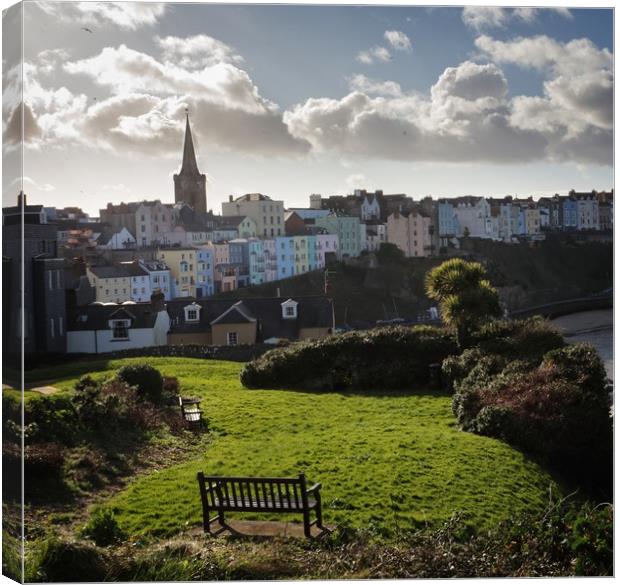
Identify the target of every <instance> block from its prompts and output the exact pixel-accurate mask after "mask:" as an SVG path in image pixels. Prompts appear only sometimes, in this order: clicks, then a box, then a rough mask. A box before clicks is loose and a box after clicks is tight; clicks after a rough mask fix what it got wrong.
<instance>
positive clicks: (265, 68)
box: [3, 2, 613, 214]
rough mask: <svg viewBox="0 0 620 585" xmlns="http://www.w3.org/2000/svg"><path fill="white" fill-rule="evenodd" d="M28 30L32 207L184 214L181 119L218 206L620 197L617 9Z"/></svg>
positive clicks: (161, 16) (354, 11)
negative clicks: (585, 194)
mask: <svg viewBox="0 0 620 585" xmlns="http://www.w3.org/2000/svg"><path fill="white" fill-rule="evenodd" d="M25 19H26V22H25V25H26V26H25V31H26V34H25V41H24V46H25V61H26V63H27V65H26V68H25V80H24V100H25V102H26V106H27V110H28V111H27V118H28V119H29V120H30V121H31V123H30V124H29V125H28V127H27V132H26V148H25V160H24V175H25V176H26V179H25V184H24V188H25V190H26V191H27V192H29V193H30V195H31V201H32V200H36V201H41V202H43V203H45V204H46V205H58V206H63V205H82V206H83V207H84V208H85V209H86V210H87V211H89V212H90V213H93V214H96V213H97V210H98V209H99V208H100V207H102V206H104V205H105V203H106V202H107V201H112V202H119V201H121V200H125V201H128V200H139V199H143V198H149V199H151V198H159V199H162V200H163V201H172V200H173V184H172V174H173V173H174V172H176V171H177V170H178V167H179V163H180V150H181V145H182V131H183V123H182V121H183V120H182V119H183V112H184V110H185V106H189V108H190V116H191V119H192V125H193V128H194V134H195V136H196V142H197V147H198V157H199V166H200V167H201V170H202V171H203V172H206V173H207V175H208V179H209V183H208V205H209V207H210V208H213V209H214V210H215V211H217V212H219V211H220V204H221V202H222V201H223V200H225V199H227V197H228V195H229V194H234V195H238V194H241V193H243V192H248V191H261V192H264V193H266V194H268V195H270V196H272V197H274V198H277V199H284V201H285V203H286V204H287V205H290V206H301V205H306V204H307V201H308V196H309V194H310V193H317V192H318V193H323V194H325V195H329V194H336V193H346V192H350V191H351V190H352V189H353V188H356V187H366V188H368V189H384V191H385V192H405V193H409V194H410V195H412V196H414V197H422V196H425V195H428V194H431V195H434V196H437V197H439V196H442V197H446V196H447V197H449V196H458V195H464V194H477V195H505V194H513V195H515V194H518V195H520V196H521V195H523V196H527V195H534V196H540V195H545V194H548V193H553V192H563V191H566V190H568V189H570V188H576V189H592V188H596V189H606V188H610V187H611V186H612V180H613V169H612V165H611V155H612V152H611V151H612V147H611V145H612V135H613V129H612V90H613V66H612V58H613V28H612V27H613V13H612V11H611V10H609V9H604V10H602V9H598V10H583V9H571V10H570V11H569V10H568V9H557V8H556V9H550V10H542V9H539V10H532V9H516V10H515V9H509V8H491V9H485V8H482V7H473V8H468V9H465V10H464V9H462V8H433V9H429V8H424V7H413V6H409V7H387V6H260V5H243V6H242V5H221V6H208V5H195V4H194V5H175V4H135V3H130V2H126V3H122V4H114V3H98V4H93V3H90V4H85V3H73V4H66V3H59V2H47V3H27V4H26V5H25ZM4 24H5V26H7V25H8V24H9V23H8V20H7V18H5V23H4ZM84 28H88V29H89V30H90V31H92V32H89V31H86V30H83V29H84ZM11 65H12V63H10V61H7V57H5V67H4V74H5V78H4V84H5V88H6V87H8V88H9V91H8V92H7V91H6V90H5V104H4V107H3V130H4V135H5V143H7V144H9V148H8V150H5V153H4V162H5V166H6V165H7V164H8V166H9V167H10V166H11V164H13V165H14V166H15V165H16V161H17V151H15V150H14V151H11V148H10V144H11V139H12V137H13V139H14V136H13V134H14V133H15V130H16V128H15V123H14V120H12V118H11V116H12V108H11V104H12V102H11V99H10V98H11V91H10V86H11V83H12V82H14V81H15V80H14V79H13V80H12V79H11V74H10V72H11V71H12V69H11ZM69 164H71V170H70V172H67V169H68V166H67V165H69ZM6 177H9V178H10V177H11V174H10V173H8V174H7V173H5V181H4V184H3V199H4V200H5V202H8V201H11V200H12V199H13V198H14V191H15V190H16V187H18V186H17V185H16V184H11V180H9V179H7V178H6Z"/></svg>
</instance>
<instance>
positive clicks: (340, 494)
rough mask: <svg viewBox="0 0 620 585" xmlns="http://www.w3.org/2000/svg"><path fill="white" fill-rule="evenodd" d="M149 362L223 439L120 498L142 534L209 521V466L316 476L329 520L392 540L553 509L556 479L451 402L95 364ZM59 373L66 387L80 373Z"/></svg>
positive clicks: (178, 368) (169, 363)
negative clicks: (202, 485) (416, 530)
mask: <svg viewBox="0 0 620 585" xmlns="http://www.w3.org/2000/svg"><path fill="white" fill-rule="evenodd" d="M144 361H148V362H149V363H150V364H152V365H153V366H155V367H157V368H159V369H160V370H161V371H162V373H163V374H164V375H174V376H177V377H178V378H179V380H180V382H181V386H182V391H183V394H185V395H195V396H200V397H202V399H203V403H202V406H203V408H204V410H205V413H206V416H207V418H208V420H209V424H210V428H211V430H212V431H213V432H214V434H215V440H214V442H213V444H212V446H211V447H210V448H209V449H208V450H207V451H206V452H205V453H204V456H202V457H199V458H196V459H192V460H189V461H187V462H184V463H182V464H178V465H175V466H172V467H169V468H163V469H162V470H160V471H158V472H155V473H153V474H151V475H148V476H144V477H140V478H138V479H136V480H135V481H134V482H133V483H132V484H130V485H129V486H128V488H126V489H125V490H123V491H122V492H120V493H119V494H117V495H116V496H114V497H113V498H112V499H111V501H110V502H109V504H110V505H111V506H113V507H114V508H115V511H116V513H117V516H118V518H119V521H120V523H121V526H122V527H123V528H124V529H125V530H126V531H128V532H129V533H130V534H132V535H134V536H137V535H147V534H150V535H152V536H158V535H170V534H173V533H175V532H178V531H179V530H182V529H184V528H186V527H187V526H192V525H196V524H199V523H200V518H201V510H200V500H199V495H198V487H197V482H196V479H195V476H196V472H197V471H198V470H204V471H205V472H208V473H212V474H221V475H275V476H292V475H296V474H298V473H299V472H300V471H304V472H305V473H306V475H307V477H308V479H309V481H312V482H314V481H320V482H322V484H323V501H324V511H325V517H326V521H327V522H328V523H330V524H336V523H341V522H344V523H348V524H351V525H353V526H356V527H364V526H368V525H374V526H375V527H376V528H377V529H379V530H380V531H382V532H384V533H386V534H389V533H390V532H392V531H393V530H394V529H396V528H397V527H400V528H405V529H406V528H410V527H414V526H415V527H419V526H421V525H424V524H425V523H427V522H428V523H434V522H437V521H443V520H446V519H448V518H449V517H450V516H451V515H452V513H453V512H454V511H457V510H458V511H462V512H464V513H465V514H466V515H467V518H468V519H469V522H470V524H471V525H472V526H476V527H481V526H483V527H484V526H490V525H491V524H493V523H495V522H497V521H499V520H502V519H505V518H507V517H508V516H510V515H511V514H512V513H517V512H520V511H523V510H526V509H527V510H536V509H542V508H543V507H544V505H545V503H546V499H547V495H546V494H547V490H548V488H549V484H550V482H551V481H552V480H551V478H550V477H549V476H548V475H547V474H546V473H545V472H544V471H542V470H541V469H540V468H539V467H538V466H537V465H536V464H534V463H533V462H531V461H529V460H528V459H527V458H526V457H525V456H524V455H523V454H521V453H520V452H518V451H516V450H514V449H512V448H510V447H508V446H507V445H505V444H503V443H501V442H500V441H497V440H494V439H489V438H485V437H480V436H476V435H473V434H469V433H464V432H461V431H459V430H458V429H457V427H456V426H455V421H454V417H453V416H452V413H451V408H450V402H451V401H450V398H449V397H447V396H438V395H433V394H430V393H429V394H424V393H417V394H405V393H402V394H393V395H390V396H386V395H379V394H376V395H373V394H338V393H324V394H316V393H304V392H296V391H284V390H247V389H244V388H243V387H242V386H241V385H240V383H239V369H240V364H238V363H232V362H216V361H203V360H196V359H180V358H179V359H177V358H149V359H144V358H140V359H124V360H110V361H107V362H99V363H97V362H92V363H91V364H90V367H91V371H97V370H99V372H98V374H97V375H98V376H103V375H105V374H106V372H108V373H110V374H111V373H112V371H113V370H114V369H117V368H119V367H121V366H122V365H126V364H128V363H135V362H144ZM50 373H51V372H50V370H49V369H48V370H46V371H45V372H44V374H45V376H48V375H49V374H50ZM80 373H83V368H82V364H80ZM58 375H59V378H61V379H63V382H62V386H63V387H64V388H66V387H67V386H68V385H69V383H70V379H69V378H68V377H67V375H68V367H67V366H63V367H62V369H61V368H58ZM77 377H78V376H77V375H76V376H75V379H77ZM264 517H265V516H263V518H264ZM243 518H246V519H251V518H253V516H252V515H251V514H244V515H243ZM273 518H274V519H281V518H282V517H278V516H274V517H273ZM296 519H299V518H296Z"/></svg>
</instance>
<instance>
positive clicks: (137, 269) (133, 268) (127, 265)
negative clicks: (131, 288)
mask: <svg viewBox="0 0 620 585" xmlns="http://www.w3.org/2000/svg"><path fill="white" fill-rule="evenodd" d="M121 268H124V269H125V272H126V273H127V276H148V275H149V273H148V271H146V270H144V268H142V266H140V265H139V264H138V263H137V262H121Z"/></svg>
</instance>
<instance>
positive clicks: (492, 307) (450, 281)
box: [425, 258, 501, 348]
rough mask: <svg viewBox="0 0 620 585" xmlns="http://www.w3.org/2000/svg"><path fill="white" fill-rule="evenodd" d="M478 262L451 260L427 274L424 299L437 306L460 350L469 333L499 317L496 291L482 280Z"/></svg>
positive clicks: (482, 275)
mask: <svg viewBox="0 0 620 585" xmlns="http://www.w3.org/2000/svg"><path fill="white" fill-rule="evenodd" d="M486 275H487V274H486V270H485V268H484V266H482V264H480V263H479V262H466V261H465V260H461V259H460V258H452V259H451V260H447V261H446V262H443V263H442V264H440V265H439V266H437V267H436V268H433V269H432V270H431V271H430V272H428V273H427V275H426V279H425V287H426V295H427V296H428V297H429V298H431V299H433V300H435V301H437V302H438V303H439V309H440V311H441V316H442V318H443V320H444V322H445V323H446V324H447V325H448V326H450V327H452V328H453V329H454V330H455V332H456V338H457V342H458V344H459V347H461V348H462V347H464V346H465V345H466V344H467V340H468V338H469V336H470V334H471V332H472V331H474V330H475V329H476V328H478V327H479V326H480V325H481V324H482V323H484V322H485V321H487V320H489V319H491V318H493V317H498V316H500V315H501V308H500V304H499V295H498V293H497V290H496V289H495V288H494V287H493V286H492V285H491V283H490V282H489V281H488V280H487V279H486Z"/></svg>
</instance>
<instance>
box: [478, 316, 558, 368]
mask: <svg viewBox="0 0 620 585" xmlns="http://www.w3.org/2000/svg"><path fill="white" fill-rule="evenodd" d="M471 345H472V347H476V348H478V349H479V350H480V351H482V352H483V353H484V354H495V355H501V356H503V357H505V358H507V359H508V360H509V361H513V360H524V361H528V362H531V363H532V365H534V366H537V365H538V364H539V363H540V361H541V360H542V358H543V356H544V355H545V354H546V353H547V352H549V351H551V350H553V349H560V348H562V347H564V346H565V345H566V342H565V341H564V338H563V337H562V334H561V333H560V332H559V330H558V329H557V328H556V327H554V326H553V325H552V324H551V323H550V322H549V321H547V320H546V319H544V318H543V317H530V318H528V319H522V320H521V319H514V320H513V319H511V320H497V321H491V322H490V323H486V324H484V325H483V326H482V327H481V328H480V330H478V331H477V332H475V333H474V334H473V335H472V338H471Z"/></svg>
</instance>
